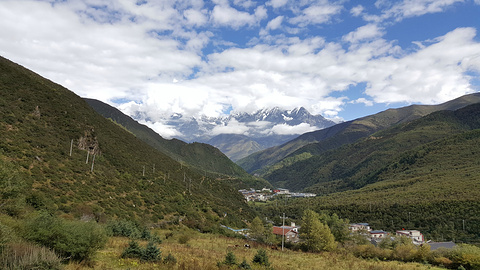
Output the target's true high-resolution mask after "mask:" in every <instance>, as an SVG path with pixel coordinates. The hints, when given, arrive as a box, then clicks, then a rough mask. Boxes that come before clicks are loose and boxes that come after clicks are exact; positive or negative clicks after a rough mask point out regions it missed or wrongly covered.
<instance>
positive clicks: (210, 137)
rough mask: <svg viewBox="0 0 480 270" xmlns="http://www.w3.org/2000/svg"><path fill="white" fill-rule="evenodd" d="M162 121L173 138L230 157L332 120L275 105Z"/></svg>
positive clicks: (141, 117) (136, 115)
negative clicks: (196, 143) (265, 107)
mask: <svg viewBox="0 0 480 270" xmlns="http://www.w3.org/2000/svg"><path fill="white" fill-rule="evenodd" d="M132 117H133V119H135V120H137V121H144V120H147V122H148V121H149V119H148V118H146V116H145V115H144V114H142V113H141V112H134V113H133V114H132ZM163 121H164V123H165V124H166V125H168V126H170V127H173V128H174V129H175V130H177V131H178V132H179V133H180V135H177V136H175V137H176V138H177V139H180V140H182V141H186V142H202V143H207V144H210V145H213V146H215V147H216V148H218V149H220V150H221V151H222V152H223V153H224V154H225V155H227V156H228V157H229V158H230V159H231V160H233V161H236V160H239V159H241V158H243V157H246V156H248V155H250V154H252V153H255V152H257V151H260V150H263V149H265V148H268V147H272V146H276V145H279V144H282V143H285V142H287V141H290V140H292V139H294V138H296V137H297V136H299V135H300V134H302V133H305V132H307V131H313V130H318V129H323V128H326V127H329V126H332V125H334V124H336V123H335V122H333V121H331V120H328V119H325V118H324V117H323V116H321V115H312V114H310V113H309V112H308V111H307V110H306V109H305V108H303V107H300V108H296V109H293V110H282V109H280V108H278V107H275V108H272V109H262V110H258V111H256V112H254V113H231V114H230V115H228V116H226V117H206V116H203V117H200V118H194V117H191V118H187V117H184V116H183V115H181V114H173V115H171V116H170V117H168V118H165V119H163Z"/></svg>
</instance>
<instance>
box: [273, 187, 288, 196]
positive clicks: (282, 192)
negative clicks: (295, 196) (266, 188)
mask: <svg viewBox="0 0 480 270" xmlns="http://www.w3.org/2000/svg"><path fill="white" fill-rule="evenodd" d="M273 192H274V193H275V194H277V195H281V194H290V190H288V189H284V188H277V189H274V190H273Z"/></svg>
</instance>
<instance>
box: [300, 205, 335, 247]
mask: <svg viewBox="0 0 480 270" xmlns="http://www.w3.org/2000/svg"><path fill="white" fill-rule="evenodd" d="M300 237H301V238H302V239H303V240H304V243H303V247H304V249H305V250H306V251H312V252H319V251H331V250H334V249H335V247H336V245H335V238H334V236H333V234H332V233H331V231H330V228H328V226H327V225H325V224H323V223H321V222H320V220H319V215H318V214H317V213H316V212H314V211H312V210H305V211H304V212H303V217H302V227H301V229H300Z"/></svg>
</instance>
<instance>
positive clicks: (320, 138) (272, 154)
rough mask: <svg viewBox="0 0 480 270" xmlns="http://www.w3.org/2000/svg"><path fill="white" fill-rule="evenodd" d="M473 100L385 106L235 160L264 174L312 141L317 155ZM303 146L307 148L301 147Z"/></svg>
mask: <svg viewBox="0 0 480 270" xmlns="http://www.w3.org/2000/svg"><path fill="white" fill-rule="evenodd" d="M477 102H480V94H479V93H475V94H470V95H466V96H463V97H460V98H457V99H454V100H452V101H449V102H446V103H443V104H440V105H411V106H408V107H403V108H399V109H389V110H386V111H383V112H380V113H378V114H374V115H370V116H366V117H363V118H360V119H356V120H353V121H349V122H344V123H340V124H337V125H335V126H332V127H329V128H326V129H322V130H318V131H314V132H310V133H306V134H303V135H301V136H299V137H298V138H296V139H295V140H292V141H290V142H288V143H285V144H283V145H280V146H276V147H272V148H268V149H265V150H263V151H260V152H257V153H254V154H252V155H250V156H248V157H246V158H244V159H242V160H239V161H238V162H237V163H238V164H239V165H240V166H241V167H242V168H244V169H245V170H246V171H247V172H249V173H256V174H259V175H264V174H266V173H268V172H269V171H271V170H272V168H270V167H272V166H274V168H273V170H275V169H277V168H278V167H281V166H283V164H282V163H281V162H283V163H287V164H290V163H291V158H290V160H289V159H286V158H289V157H294V160H298V157H295V156H296V155H299V154H301V153H306V152H309V151H311V148H310V146H309V145H310V144H315V153H316V154H320V153H323V152H325V151H328V150H331V149H336V148H338V147H340V146H342V145H345V144H350V143H354V142H356V141H357V140H359V139H361V138H365V137H367V136H370V135H371V134H373V133H375V132H377V131H380V130H383V129H385V128H388V127H390V126H393V125H396V124H399V123H406V122H409V121H411V120H415V119H418V118H420V117H422V116H425V115H428V114H430V113H432V112H435V111H441V110H456V109H459V108H462V107H464V106H466V105H470V104H474V103H477ZM304 146H308V147H309V148H307V149H302V147H304ZM284 159H286V160H284Z"/></svg>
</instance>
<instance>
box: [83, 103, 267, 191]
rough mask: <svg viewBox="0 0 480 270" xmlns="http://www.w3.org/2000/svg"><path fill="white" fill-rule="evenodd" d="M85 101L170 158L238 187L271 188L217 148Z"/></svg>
mask: <svg viewBox="0 0 480 270" xmlns="http://www.w3.org/2000/svg"><path fill="white" fill-rule="evenodd" d="M85 101H86V102H87V103H88V104H89V105H90V106H91V107H92V108H93V109H94V110H95V111H97V112H98V113H99V114H101V115H103V116H104V117H106V118H108V119H111V120H112V121H114V122H115V123H117V124H119V125H121V126H122V127H124V128H125V129H127V130H128V131H130V132H131V133H133V134H134V135H135V136H136V137H137V138H138V139H140V140H142V141H144V142H146V143H147V144H149V145H150V146H152V147H153V148H155V149H157V150H159V151H161V152H162V153H164V154H166V155H168V156H169V157H171V158H173V159H175V160H177V161H179V162H181V163H182V164H183V165H184V166H189V167H191V169H192V170H195V171H197V172H198V173H200V174H203V175H207V176H209V177H211V178H218V179H224V180H225V181H228V182H229V183H230V184H231V185H233V186H234V187H235V188H236V189H240V188H249V187H254V188H263V187H269V186H270V183H268V182H267V181H265V180H263V179H259V178H255V177H253V176H251V175H250V174H248V173H247V172H245V170H243V169H242V168H241V167H240V166H238V165H237V164H235V163H234V162H232V161H231V160H230V159H229V158H228V157H227V156H226V155H224V154H223V153H222V152H221V151H220V150H218V149H217V148H215V147H213V146H211V145H209V144H204V143H186V142H183V141H181V140H177V139H171V140H167V139H164V138H162V137H161V136H160V135H159V134H158V133H156V132H155V131H153V130H152V129H150V128H149V127H147V126H145V125H142V124H139V123H138V122H136V121H135V120H133V119H132V118H131V117H129V116H127V115H125V114H123V113H122V112H121V111H119V110H118V109H116V108H114V107H112V106H110V105H108V104H105V103H103V102H101V101H98V100H95V99H87V98H86V99H85Z"/></svg>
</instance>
